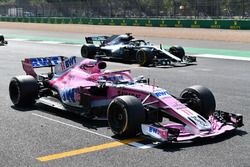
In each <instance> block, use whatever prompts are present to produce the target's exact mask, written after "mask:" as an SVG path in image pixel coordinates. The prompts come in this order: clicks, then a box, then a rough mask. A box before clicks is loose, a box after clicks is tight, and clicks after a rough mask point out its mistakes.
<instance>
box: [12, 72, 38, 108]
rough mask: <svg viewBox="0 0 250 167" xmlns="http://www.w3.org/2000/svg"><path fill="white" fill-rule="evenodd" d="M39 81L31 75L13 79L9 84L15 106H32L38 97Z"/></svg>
mask: <svg viewBox="0 0 250 167" xmlns="http://www.w3.org/2000/svg"><path fill="white" fill-rule="evenodd" d="M38 92H39V86H38V83H37V80H36V79H35V78H34V77H32V76H30V75H21V76H17V77H13V78H12V79H11V81H10V84H9V95H10V99H11V101H12V103H13V104H14V105H15V106H20V107H22V106H30V105H32V104H34V103H35V100H36V98H37V97H38Z"/></svg>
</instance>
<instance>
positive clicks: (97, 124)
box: [11, 103, 108, 130]
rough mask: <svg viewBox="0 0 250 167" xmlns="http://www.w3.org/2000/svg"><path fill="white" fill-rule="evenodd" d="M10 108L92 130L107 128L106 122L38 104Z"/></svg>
mask: <svg viewBox="0 0 250 167" xmlns="http://www.w3.org/2000/svg"><path fill="white" fill-rule="evenodd" d="M11 108H13V109H14V110H16V111H20V112H29V111H34V110H38V111H40V112H43V113H46V114H50V115H54V116H57V117H61V118H65V119H68V120H71V121H73V122H76V123H79V124H81V125H82V126H83V127H85V128H88V129H93V130H97V129H98V128H102V127H108V122H107V120H95V119H90V118H87V117H84V116H81V115H80V114H75V113H73V112H67V111H63V110H59V109H56V108H52V107H49V106H46V105H43V104H40V103H36V104H35V105H33V106H30V107H16V106H14V105H12V106H11Z"/></svg>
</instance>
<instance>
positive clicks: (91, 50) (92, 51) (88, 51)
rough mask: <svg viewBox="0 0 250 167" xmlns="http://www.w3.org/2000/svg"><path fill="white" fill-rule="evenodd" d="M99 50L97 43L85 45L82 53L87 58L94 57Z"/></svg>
mask: <svg viewBox="0 0 250 167" xmlns="http://www.w3.org/2000/svg"><path fill="white" fill-rule="evenodd" d="M96 52H97V47H96V46H95V45H83V46H82V48H81V55H82V57H85V58H90V59H94V58H95V55H96Z"/></svg>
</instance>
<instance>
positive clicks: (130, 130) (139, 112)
mask: <svg viewBox="0 0 250 167" xmlns="http://www.w3.org/2000/svg"><path fill="white" fill-rule="evenodd" d="M144 121H145V111H144V107H143V105H142V103H141V101H140V100H139V99H137V98H136V97H134V96H118V97H116V98H115V99H114V100H112V102H111V103H110V105H109V107H108V123H109V126H110V128H111V130H112V131H113V133H114V134H116V135H118V136H122V137H133V136H135V135H137V134H138V133H140V132H141V124H142V123H143V122H144Z"/></svg>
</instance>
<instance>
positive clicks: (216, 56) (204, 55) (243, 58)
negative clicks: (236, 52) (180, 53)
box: [193, 54, 250, 61]
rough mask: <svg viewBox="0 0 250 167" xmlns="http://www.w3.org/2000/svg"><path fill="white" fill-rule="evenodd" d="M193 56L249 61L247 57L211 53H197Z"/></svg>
mask: <svg viewBox="0 0 250 167" xmlns="http://www.w3.org/2000/svg"><path fill="white" fill-rule="evenodd" d="M193 56H195V57H205V58H216V59H229V60H244V61H250V58H249V57H237V56H223V55H213V54H198V55H193Z"/></svg>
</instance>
